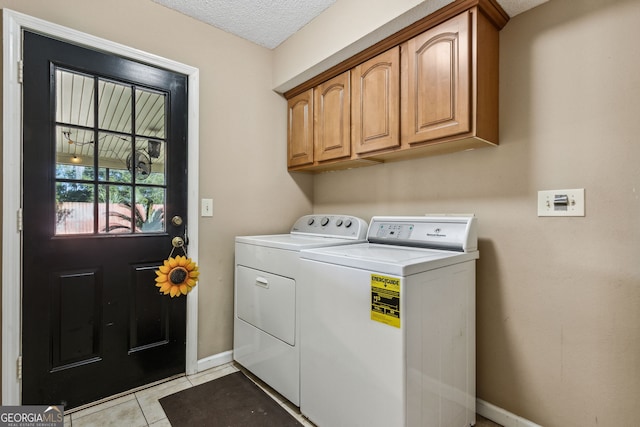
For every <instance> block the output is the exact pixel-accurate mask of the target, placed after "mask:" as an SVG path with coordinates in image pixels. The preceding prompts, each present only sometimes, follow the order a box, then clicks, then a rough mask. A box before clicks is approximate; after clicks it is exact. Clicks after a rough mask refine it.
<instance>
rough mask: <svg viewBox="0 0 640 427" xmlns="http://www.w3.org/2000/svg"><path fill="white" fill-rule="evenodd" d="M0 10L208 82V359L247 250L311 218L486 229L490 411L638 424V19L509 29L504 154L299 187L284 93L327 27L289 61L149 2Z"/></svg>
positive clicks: (539, 12) (568, 18)
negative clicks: (249, 243)
mask: <svg viewBox="0 0 640 427" xmlns="http://www.w3.org/2000/svg"><path fill="white" fill-rule="evenodd" d="M353 1H355V0H353ZM344 2H345V0H339V2H338V3H337V4H336V6H338V5H341V4H342V3H344ZM410 3H411V4H413V3H415V2H413V1H409V0H407V1H406V7H410V5H409V4H410ZM0 7H8V8H11V9H14V10H17V11H21V12H24V13H27V14H30V15H32V16H36V17H39V18H43V19H46V20H49V21H52V22H55V23H58V24H62V25H65V26H68V27H71V28H74V29H78V30H81V31H85V32H88V33H91V34H94V35H97V36H100V37H104V38H107V39H110V40H114V41H117V42H120V43H123V44H126V45H129V46H133V47H136V48H138V49H141V50H145V51H149V52H152V53H155V54H158V55H161V56H164V57H168V58H171V59H173V60H177V61H180V62H184V63H186V64H188V65H192V66H195V67H198V68H199V69H200V81H201V93H200V118H201V126H200V141H201V146H200V159H201V162H200V171H201V173H200V182H199V185H200V194H201V197H211V198H213V199H214V217H213V218H204V219H201V220H200V231H201V233H200V264H201V269H202V276H203V279H202V282H201V283H200V285H199V286H200V298H201V299H200V319H199V327H200V332H199V349H198V356H199V357H200V358H203V357H207V356H209V355H213V354H216V353H219V352H222V351H226V350H229V349H231V337H232V309H233V306H232V289H233V236H235V235H237V234H253V233H271V232H283V231H285V230H286V229H287V228H288V227H289V226H290V224H291V223H292V222H293V220H294V219H295V218H297V217H298V216H300V215H301V214H303V213H307V212H309V211H310V210H311V209H313V210H314V211H316V212H343V213H349V214H357V215H360V216H362V217H365V218H366V219H369V218H370V217H371V216H372V215H378V214H394V215H414V214H422V213H426V212H475V213H476V214H477V215H478V217H479V228H480V230H479V231H480V251H481V258H480V260H479V262H478V285H477V288H478V309H477V334H478V343H477V350H478V351H477V353H478V358H477V365H478V375H477V383H478V397H480V398H481V399H484V400H486V401H488V402H490V403H493V404H495V405H497V406H499V407H502V408H505V409H506V410H508V411H511V412H513V413H515V414H518V415H520V416H523V417H525V418H527V419H530V420H532V421H534V422H537V423H539V424H542V425H545V426H563V427H564V426H596V425H605V426H626V425H635V424H636V423H637V421H636V420H637V419H640V406H639V405H638V404H637V402H638V400H639V398H640V262H639V261H638V260H640V197H639V196H640V167H639V166H638V164H639V162H638V161H639V159H640V144H639V143H638V141H637V136H638V135H640V120H638V116H639V115H640V96H639V95H640V72H638V70H639V69H640V57H639V56H638V55H637V49H638V48H637V40H640V27H639V26H638V20H637V17H638V16H640V2H637V1H632V0H627V1H625V0H618V1H613V0H580V1H563V0H551V1H550V2H549V3H547V4H544V5H542V6H540V7H538V8H536V9H533V10H531V11H529V12H526V13H524V14H522V15H519V16H517V17H515V18H514V19H513V20H512V21H511V22H509V24H507V26H506V27H505V29H503V31H502V32H501V68H500V72H501V80H500V82H501V83H500V89H501V98H500V102H501V106H500V111H501V114H500V132H501V145H500V147H497V148H485V149H481V150H476V151H473V152H463V153H456V154H451V155H445V156H438V157H432V158H425V159H418V160H412V161H404V162H398V163H392V164H386V165H379V166H373V167H368V168H362V169H357V170H350V171H341V172H335V173H327V174H322V175H318V176H316V177H315V178H312V177H310V176H307V175H302V174H293V175H289V174H287V173H286V164H285V150H286V148H285V143H284V141H285V139H286V114H285V110H286V109H285V102H284V100H282V98H280V97H279V96H278V95H275V94H274V93H273V92H272V91H271V90H270V89H271V88H272V87H274V86H275V85H276V84H279V83H280V82H282V81H284V80H286V79H289V78H293V77H295V76H297V75H298V74H299V73H300V72H301V70H304V69H306V68H311V67H313V66H314V65H315V62H316V61H317V59H309V58H308V57H307V56H305V58H307V59H306V60H307V61H311V62H308V63H307V64H304V63H303V64H302V65H301V64H300V63H297V62H296V63H291V64H288V63H287V62H286V61H287V60H288V59H287V58H289V59H290V58H292V57H294V56H295V55H296V49H300V50H301V51H303V50H312V49H314V48H315V46H317V45H322V41H323V38H324V37H326V34H327V32H329V33H331V32H333V33H337V32H335V28H334V27H333V26H332V25H331V23H330V22H328V21H319V22H321V24H314V25H313V26H311V27H309V30H307V31H304V32H301V33H300V35H299V36H298V35H296V36H294V38H295V37H299V38H297V39H290V40H291V43H292V44H291V46H293V43H296V46H297V47H296V48H293V49H292V50H291V51H288V53H286V55H285V53H284V50H279V49H276V51H275V52H271V51H268V50H266V49H263V48H260V47H257V46H255V45H252V44H250V43H248V42H245V41H243V40H241V39H238V38H236V37H233V36H230V35H228V34H226V33H224V32H221V31H218V30H216V29H213V28H211V27H208V26H206V25H204V24H201V23H198V22H197V21H195V20H192V19H190V18H187V17H185V16H183V15H180V14H178V13H176V12H172V11H170V10H169V9H166V8H164V7H162V6H159V5H156V4H155V3H153V2H151V1H150V0H149V1H135V2H131V1H129V0H108V1H99V0H83V1H78V0H76V1H73V0H55V1H51V0H29V1H23V0H0ZM378 7H380V8H383V6H379V5H378V6H375V7H374V6H371V5H370V6H369V8H373V11H372V13H373V12H375V10H378V9H377V8H378ZM403 7H404V6H403ZM329 12H330V10H329ZM345 12H346V10H345ZM349 13H353V14H352V15H351V19H352V21H351V22H353V23H355V22H357V19H358V20H362V15H361V14H359V15H355V12H349ZM376 16H377V15H376ZM376 19H377V18H376ZM314 22H315V21H314ZM376 25H377V24H376ZM287 43H289V42H287ZM348 43H351V41H345V42H344V43H337V44H336V45H335V46H336V47H333V49H334V50H335V49H342V48H343V47H344V45H346V44H348ZM341 44H342V46H340V45H341ZM337 46H340V47H339V48H338V47H337ZM325 53H326V52H325ZM329 53H331V52H329ZM300 54H301V55H302V52H300ZM283 55H284V56H283ZM285 56H286V58H285ZM323 56H326V55H325V54H324V53H323ZM278 58H284V59H278ZM274 61H276V62H277V63H275V64H274ZM281 61H284V62H281ZM287 64H288V65H287ZM278 67H284V68H283V69H280V68H278ZM272 70H278V71H277V74H278V77H276V76H274V74H273V73H272ZM274 82H275V83H274ZM556 188H585V189H586V198H587V209H586V211H587V215H586V217H584V218H538V217H537V216H536V192H537V191H538V190H542V189H556Z"/></svg>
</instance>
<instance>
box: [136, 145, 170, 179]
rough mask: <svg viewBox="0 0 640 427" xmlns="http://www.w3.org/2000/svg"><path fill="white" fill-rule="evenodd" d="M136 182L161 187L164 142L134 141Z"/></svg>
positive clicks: (163, 173)
mask: <svg viewBox="0 0 640 427" xmlns="http://www.w3.org/2000/svg"><path fill="white" fill-rule="evenodd" d="M134 164H135V165H137V166H136V181H137V182H141V181H142V182H144V184H156V185H163V184H164V183H165V170H164V142H162V141H160V140H157V139H142V138H140V139H138V140H137V141H136V162H135V163H134Z"/></svg>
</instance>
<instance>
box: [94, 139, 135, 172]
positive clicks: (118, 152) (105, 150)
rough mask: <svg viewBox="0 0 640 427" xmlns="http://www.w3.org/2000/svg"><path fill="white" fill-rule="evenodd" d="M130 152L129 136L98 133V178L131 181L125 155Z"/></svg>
mask: <svg viewBox="0 0 640 427" xmlns="http://www.w3.org/2000/svg"><path fill="white" fill-rule="evenodd" d="M130 153H131V138H130V137H125V136H122V135H117V134H112V133H105V132H102V133H100V137H99V138H98V168H99V169H98V179H99V180H100V181H109V182H127V183H130V182H131V179H132V178H131V172H130V171H129V170H128V169H127V157H128V156H129V154H130Z"/></svg>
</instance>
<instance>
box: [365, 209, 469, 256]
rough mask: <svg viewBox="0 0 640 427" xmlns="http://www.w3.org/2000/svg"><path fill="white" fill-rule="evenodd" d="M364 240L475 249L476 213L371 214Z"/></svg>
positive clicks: (380, 242) (457, 249) (462, 249)
mask: <svg viewBox="0 0 640 427" xmlns="http://www.w3.org/2000/svg"><path fill="white" fill-rule="evenodd" d="M367 240H369V242H371V243H379V244H387V245H402V246H414V247H422V248H431V249H444V250H452V251H459V252H469V251H475V250H477V249H478V237H477V232H476V218H475V216H443V217H429V216H424V217H421V216H417V217H373V218H372V219H371V224H370V226H369V231H368V233H367Z"/></svg>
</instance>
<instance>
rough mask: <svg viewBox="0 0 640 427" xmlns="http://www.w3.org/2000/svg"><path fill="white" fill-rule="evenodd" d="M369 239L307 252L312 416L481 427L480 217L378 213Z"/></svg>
mask: <svg viewBox="0 0 640 427" xmlns="http://www.w3.org/2000/svg"><path fill="white" fill-rule="evenodd" d="M367 238H368V241H369V243H362V244H356V245H350V246H344V247H331V248H319V249H310V250H304V251H302V252H301V264H302V272H301V274H302V275H303V276H305V277H309V281H308V283H305V286H304V287H301V289H300V294H301V298H300V303H301V316H302V318H301V328H302V331H303V335H302V341H301V377H300V382H301V390H300V393H301V394H300V410H301V412H302V414H303V415H305V416H307V417H308V418H309V419H310V420H311V421H313V422H314V423H315V424H316V425H318V426H319V427H341V426H344V427H347V426H348V427H357V426H363V427H365V426H366V427H375V426H384V427H389V426H394V427H401V426H410V427H414V426H425V427H426V426H429V427H431V426H438V427H463V426H469V425H474V424H475V401H476V397H475V262H476V259H477V258H478V257H479V254H478V251H477V234H476V219H475V218H474V217H473V216H465V217H460V216H439V217H429V216H426V217H373V218H372V219H371V223H370V225H369V231H368V235H367Z"/></svg>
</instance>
